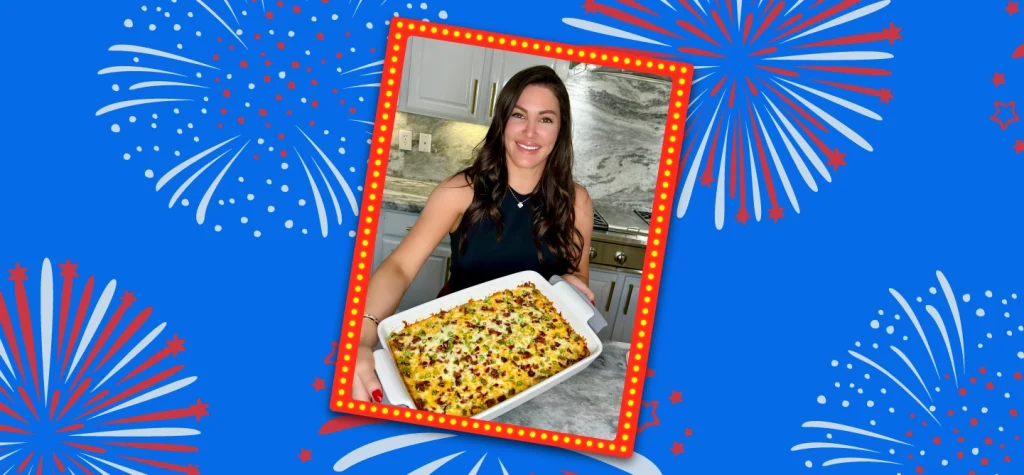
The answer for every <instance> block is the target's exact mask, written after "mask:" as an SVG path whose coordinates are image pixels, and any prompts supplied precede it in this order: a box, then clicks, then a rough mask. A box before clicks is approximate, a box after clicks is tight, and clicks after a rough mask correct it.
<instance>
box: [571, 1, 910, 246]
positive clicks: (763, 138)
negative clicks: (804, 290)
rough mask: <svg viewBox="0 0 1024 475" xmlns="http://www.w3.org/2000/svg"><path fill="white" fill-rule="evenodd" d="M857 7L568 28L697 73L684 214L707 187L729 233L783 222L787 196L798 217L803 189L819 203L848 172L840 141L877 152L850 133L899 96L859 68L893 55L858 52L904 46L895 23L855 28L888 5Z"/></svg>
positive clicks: (678, 12) (650, 6)
mask: <svg viewBox="0 0 1024 475" xmlns="http://www.w3.org/2000/svg"><path fill="white" fill-rule="evenodd" d="M645 3H646V5H645ZM857 3H859V2H858V0H837V1H826V0H816V1H813V2H812V1H804V0H796V1H793V2H785V1H783V0H779V1H776V0H767V1H765V0H756V1H755V0H676V1H670V0H661V2H654V1H653V0H652V1H648V2H643V1H642V0H618V2H617V3H613V2H611V1H610V0H602V1H601V2H599V1H597V0H585V1H584V5H583V10H584V13H585V14H587V15H588V16H589V15H596V16H597V17H598V18H599V21H596V22H595V21H591V20H588V19H582V18H574V17H568V18H563V20H562V21H563V22H564V23H565V24H566V25H568V26H570V27H573V28H577V29H580V30H584V31H587V32H590V33H595V34H599V35H603V36H604V37H605V38H616V39H619V40H624V41H626V42H630V43H633V44H639V45H642V48H643V49H644V51H641V52H640V54H647V55H654V56H660V57H666V58H675V57H679V56H681V57H682V58H683V59H684V60H686V61H688V62H691V63H693V64H694V65H695V66H694V70H695V71H694V73H695V77H694V81H693V90H692V93H691V97H692V98H693V99H692V100H691V102H690V104H689V109H688V112H687V118H686V121H687V126H686V136H685V139H684V143H683V148H684V150H682V152H683V155H682V158H683V168H684V170H685V176H683V177H682V186H681V195H680V199H679V202H678V207H677V210H676V215H677V217H680V218H681V217H683V216H685V215H686V213H687V212H688V211H689V208H690V204H691V198H693V195H694V193H695V192H696V190H697V189H698V180H699V184H700V185H701V186H705V187H707V188H708V189H709V191H710V190H712V189H713V191H714V213H713V219H714V225H715V227H716V228H717V229H719V230H720V229H722V228H723V227H724V226H725V221H726V213H727V208H732V209H733V211H734V212H735V214H734V217H735V219H736V221H737V222H739V223H742V224H746V223H747V220H749V219H750V218H751V214H750V210H751V207H752V210H753V217H754V218H755V219H756V220H757V221H761V217H762V209H763V208H767V212H768V218H769V219H772V220H773V221H775V222H778V220H779V219H781V218H782V217H783V216H784V209H785V206H784V205H785V204H784V203H783V202H782V200H781V199H780V197H779V196H778V195H779V193H778V191H779V190H778V187H779V186H780V185H781V188H782V192H784V193H785V197H786V199H787V200H788V202H789V206H791V207H792V209H793V210H794V211H795V212H797V213H800V202H799V200H798V199H797V186H795V185H796V183H798V182H799V181H802V182H803V183H804V184H805V185H806V186H807V188H808V189H810V190H811V191H813V192H817V191H818V189H819V188H818V187H819V180H824V181H825V182H831V181H832V173H834V172H836V171H838V169H839V167H840V166H843V165H846V160H845V157H846V154H845V153H843V152H840V150H839V148H838V147H837V145H836V139H837V138H840V137H841V138H845V139H846V141H847V142H848V143H850V144H852V145H855V146H856V147H858V148H861V149H863V150H865V151H868V152H871V151H873V150H874V148H873V147H872V146H871V144H870V143H869V142H868V140H867V139H865V138H864V137H863V136H862V135H861V134H860V133H858V132H857V131H856V130H854V127H852V126H851V125H850V124H853V123H854V122H853V121H852V120H853V119H861V120H863V119H864V118H867V119H870V120H872V121H881V120H882V116H881V115H880V114H878V113H877V112H875V111H874V110H871V109H870V108H869V107H867V106H865V105H863V104H862V103H861V102H860V99H862V98H864V97H868V98H869V99H875V100H879V101H881V102H883V103H886V104H888V103H889V101H890V100H891V99H892V97H893V95H892V92H891V90H890V89H887V88H884V87H880V86H877V84H878V82H879V78H884V77H887V76H890V75H891V74H892V73H891V72H890V71H889V70H887V69H883V68H878V67H865V66H862V65H863V64H865V63H867V64H875V63H876V62H878V61H883V60H888V59H891V58H893V55H892V54H891V53H888V52H885V51H877V50H873V49H870V48H869V49H861V47H862V45H867V44H872V43H888V44H889V45H892V44H893V43H894V42H895V41H896V40H898V39H900V38H901V36H900V28H898V27H896V26H895V25H894V24H892V23H889V24H888V25H887V27H884V28H882V29H881V30H880V31H875V32H864V31H863V30H861V29H858V28H863V26H860V27H858V24H863V22H858V20H861V19H865V18H869V17H870V15H872V14H874V13H876V12H879V11H881V10H882V9H884V8H885V7H886V6H887V5H889V3H890V2H889V0H882V1H878V2H874V3H871V4H870V5H865V6H862V7H860V8H856V9H854V8H853V7H854V6H855V5H856V4H857ZM879 26H883V25H879ZM627 51H632V50H628V49H627ZM837 135H838V137H837ZM844 143H845V142H844ZM687 167H688V169H687ZM829 167H831V168H832V170H831V171H830V170H829ZM794 174H795V176H794ZM797 177H798V178H797ZM765 201H767V203H765Z"/></svg>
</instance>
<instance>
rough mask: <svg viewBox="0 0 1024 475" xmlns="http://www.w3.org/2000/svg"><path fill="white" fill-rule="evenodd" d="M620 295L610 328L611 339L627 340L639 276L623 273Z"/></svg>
mask: <svg viewBox="0 0 1024 475" xmlns="http://www.w3.org/2000/svg"><path fill="white" fill-rule="evenodd" d="M622 285H623V286H624V288H623V289H622V297H621V298H620V300H619V305H617V306H616V312H615V313H616V314H615V328H614V329H612V340H614V341H622V342H629V341H630V340H631V339H632V336H633V322H634V317H635V315H636V306H637V300H639V299H640V276H638V275H633V274H626V275H623V278H622Z"/></svg>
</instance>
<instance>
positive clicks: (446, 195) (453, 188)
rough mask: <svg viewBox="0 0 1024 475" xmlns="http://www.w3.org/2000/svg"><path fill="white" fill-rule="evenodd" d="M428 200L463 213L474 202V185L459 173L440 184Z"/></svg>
mask: <svg viewBox="0 0 1024 475" xmlns="http://www.w3.org/2000/svg"><path fill="white" fill-rule="evenodd" d="M428 200H429V201H438V202H440V203H443V204H444V205H446V206H452V207H455V208H457V209H459V210H460V212H461V211H462V210H465V209H466V208H468V207H469V204H470V203H471V202H472V201H473V184H472V183H470V182H469V179H467V178H466V175H465V174H464V173H459V174H458V175H455V176H453V177H451V178H448V179H446V180H444V181H442V182H441V183H439V184H438V185H437V187H435V188H434V191H432V192H431V193H430V198H428Z"/></svg>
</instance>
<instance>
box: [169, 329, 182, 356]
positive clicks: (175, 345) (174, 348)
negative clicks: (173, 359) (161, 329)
mask: <svg viewBox="0 0 1024 475" xmlns="http://www.w3.org/2000/svg"><path fill="white" fill-rule="evenodd" d="M167 348H168V349H169V350H170V352H171V356H178V353H181V352H182V351H185V340H180V339H178V335H177V334H175V335H174V339H173V340H167Z"/></svg>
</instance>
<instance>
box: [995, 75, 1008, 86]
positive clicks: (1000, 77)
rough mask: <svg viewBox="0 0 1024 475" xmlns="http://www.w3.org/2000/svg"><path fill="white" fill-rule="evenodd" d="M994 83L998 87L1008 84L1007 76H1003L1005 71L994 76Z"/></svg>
mask: <svg viewBox="0 0 1024 475" xmlns="http://www.w3.org/2000/svg"><path fill="white" fill-rule="evenodd" d="M992 84H995V85H996V87H999V86H1002V85H1003V84H1006V78H1005V77H1004V76H1003V73H996V74H995V75H994V76H992Z"/></svg>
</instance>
